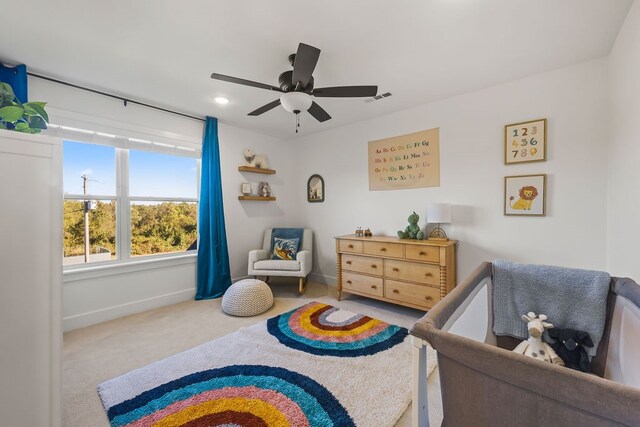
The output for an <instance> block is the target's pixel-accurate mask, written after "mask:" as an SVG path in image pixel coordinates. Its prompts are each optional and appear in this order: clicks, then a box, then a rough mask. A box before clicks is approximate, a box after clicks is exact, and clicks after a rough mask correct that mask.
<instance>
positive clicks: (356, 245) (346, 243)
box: [340, 240, 362, 254]
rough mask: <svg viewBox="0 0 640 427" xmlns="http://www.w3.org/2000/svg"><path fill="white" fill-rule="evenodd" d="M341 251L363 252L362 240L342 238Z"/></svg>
mask: <svg viewBox="0 0 640 427" xmlns="http://www.w3.org/2000/svg"><path fill="white" fill-rule="evenodd" d="M340 252H353V253H357V254H361V253H362V242H358V241H355V240H340Z"/></svg>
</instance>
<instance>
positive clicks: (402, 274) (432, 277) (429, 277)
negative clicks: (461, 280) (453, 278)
mask: <svg viewBox="0 0 640 427" xmlns="http://www.w3.org/2000/svg"><path fill="white" fill-rule="evenodd" d="M384 276H385V277H388V278H390V279H397V280H407V281H409V282H418V283H425V284H428V285H435V286H440V267H439V266H437V265H429V264H419V263H415V262H406V261H396V260H392V259H385V260H384Z"/></svg>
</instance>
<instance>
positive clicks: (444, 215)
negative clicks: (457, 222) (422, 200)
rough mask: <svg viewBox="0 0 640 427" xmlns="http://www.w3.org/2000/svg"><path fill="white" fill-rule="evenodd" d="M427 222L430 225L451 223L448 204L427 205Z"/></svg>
mask: <svg viewBox="0 0 640 427" xmlns="http://www.w3.org/2000/svg"><path fill="white" fill-rule="evenodd" d="M427 222H429V223H431V224H433V223H439V224H449V223H450V222H451V205H450V204H448V203H432V204H429V205H427Z"/></svg>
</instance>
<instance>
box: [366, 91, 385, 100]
mask: <svg viewBox="0 0 640 427" xmlns="http://www.w3.org/2000/svg"><path fill="white" fill-rule="evenodd" d="M390 96H391V92H385V93H383V94H382V95H376V96H374V97H373V98H367V99H365V100H364V102H373V101H379V100H381V99H383V98H388V97H390Z"/></svg>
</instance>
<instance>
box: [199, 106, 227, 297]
mask: <svg viewBox="0 0 640 427" xmlns="http://www.w3.org/2000/svg"><path fill="white" fill-rule="evenodd" d="M198 218H199V224H198V227H199V234H200V239H199V241H198V283H197V289H196V300H202V299H211V298H218V297H221V296H222V295H223V294H224V292H225V291H226V290H227V289H228V288H229V286H231V273H230V269H229V250H228V248H227V233H226V231H225V225H224V208H223V205H222V180H221V173H220V145H219V142H218V119H215V118H213V117H207V120H206V121H205V127H204V138H203V140H202V177H201V180H200V211H199V213H198Z"/></svg>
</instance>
